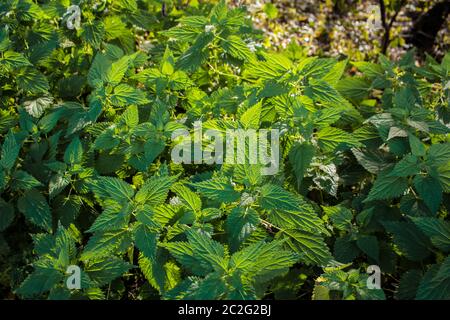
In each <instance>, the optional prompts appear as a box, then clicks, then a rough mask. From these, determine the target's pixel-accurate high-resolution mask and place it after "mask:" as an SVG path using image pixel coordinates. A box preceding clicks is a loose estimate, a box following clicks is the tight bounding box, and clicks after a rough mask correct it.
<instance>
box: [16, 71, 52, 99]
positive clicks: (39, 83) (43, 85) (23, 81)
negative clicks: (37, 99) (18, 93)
mask: <svg viewBox="0 0 450 320" xmlns="http://www.w3.org/2000/svg"><path fill="white" fill-rule="evenodd" d="M16 81H17V85H18V86H19V89H21V90H24V91H26V92H31V93H33V94H39V93H46V92H47V91H48V90H49V89H50V85H49V83H48V80H47V78H46V77H45V76H44V75H43V74H42V73H41V72H39V71H38V70H36V69H33V68H27V69H25V70H24V71H21V72H20V73H19V74H18V75H17V78H16Z"/></svg>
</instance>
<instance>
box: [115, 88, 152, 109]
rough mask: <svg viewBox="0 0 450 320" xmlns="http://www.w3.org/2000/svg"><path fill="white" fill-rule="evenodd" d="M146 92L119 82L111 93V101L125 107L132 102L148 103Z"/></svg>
mask: <svg viewBox="0 0 450 320" xmlns="http://www.w3.org/2000/svg"><path fill="white" fill-rule="evenodd" d="M148 101H149V100H148V99H147V98H146V96H145V93H144V92H143V91H141V90H139V89H134V88H133V87H130V86H129V85H127V84H119V85H118V86H117V87H115V88H114V93H113V94H112V95H111V103H112V104H113V105H115V106H119V107H125V106H127V105H130V104H136V105H142V104H146V103H148Z"/></svg>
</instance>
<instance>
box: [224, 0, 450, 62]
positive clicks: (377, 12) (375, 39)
mask: <svg viewBox="0 0 450 320" xmlns="http://www.w3.org/2000/svg"><path fill="white" fill-rule="evenodd" d="M231 2H232V3H233V4H234V5H235V6H238V5H246V6H247V7H248V10H249V12H250V15H251V17H252V18H253V21H254V23H255V25H256V27H258V28H259V29H261V30H262V31H263V32H264V35H265V40H264V44H263V45H264V46H266V47H269V48H273V49H276V48H279V47H281V48H286V47H292V48H294V47H297V46H300V48H301V50H303V51H304V53H305V54H308V55H324V56H341V55H345V56H348V57H351V59H353V60H367V59H369V60H372V59H375V58H376V57H377V56H378V54H379V53H385V54H386V55H388V56H389V57H390V58H392V59H397V58H398V57H399V56H401V55H402V54H403V53H404V52H405V51H407V50H409V49H411V48H413V47H416V48H417V52H418V57H419V58H420V57H423V56H424V55H425V54H430V55H431V56H433V57H435V58H437V59H438V60H439V59H440V58H442V56H443V55H444V54H445V52H446V51H448V49H449V46H450V32H449V30H450V15H449V12H450V0H295V1H294V0H272V1H270V0H256V1H255V0H241V1H238V0H236V1H231ZM387 35H389V36H387Z"/></svg>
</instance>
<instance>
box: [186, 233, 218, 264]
mask: <svg viewBox="0 0 450 320" xmlns="http://www.w3.org/2000/svg"><path fill="white" fill-rule="evenodd" d="M187 238H188V240H189V243H190V245H191V248H192V253H193V256H194V257H195V258H196V259H198V261H199V262H200V264H201V266H202V267H204V268H212V269H214V270H216V271H221V270H226V259H225V249H224V247H223V246H222V245H221V244H220V243H219V242H217V241H214V240H212V239H211V238H209V237H208V236H207V235H206V234H204V233H201V232H197V231H194V230H189V231H188V232H187Z"/></svg>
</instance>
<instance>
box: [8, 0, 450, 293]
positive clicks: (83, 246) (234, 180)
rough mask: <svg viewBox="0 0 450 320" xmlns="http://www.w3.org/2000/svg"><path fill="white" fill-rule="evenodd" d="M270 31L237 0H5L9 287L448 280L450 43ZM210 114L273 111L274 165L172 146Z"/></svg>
mask: <svg viewBox="0 0 450 320" xmlns="http://www.w3.org/2000/svg"><path fill="white" fill-rule="evenodd" d="M260 40H262V36H261V34H260V32H258V31H257V30H254V29H253V28H252V25H251V21H250V19H249V17H248V16H247V13H246V11H245V8H235V9H229V8H228V6H227V4H226V3H225V2H224V1H220V2H218V3H216V4H211V3H202V4H199V3H196V2H192V3H190V4H186V3H185V2H179V3H178V2H176V1H172V2H164V3H163V4H162V3H160V2H159V1H153V0H115V1H112V0H103V1H100V0H97V1H73V2H70V1H68V0H58V1H38V2H33V1H29V0H7V1H3V2H2V4H0V70H1V73H0V93H1V95H0V103H1V110H0V112H1V118H0V137H1V153H0V191H1V198H0V231H1V233H0V238H1V241H2V246H1V247H0V255H1V256H2V265H3V266H4V267H5V270H6V271H5V272H2V273H3V274H2V280H1V285H2V291H12V292H14V294H15V295H16V296H17V297H19V298H48V299H70V298H73V299H86V298H87V299H120V298H127V299H155V298H161V299H262V298H275V299H302V298H303V299H304V298H307V299H310V298H313V299H384V298H386V297H388V298H392V297H395V298H398V299H414V298H416V299H449V298H450V291H449V288H450V256H449V255H448V254H449V251H450V222H449V217H448V204H449V201H448V192H449V185H450V166H449V165H450V162H449V161H450V145H449V141H448V132H449V127H448V123H449V112H448V111H449V108H450V86H449V83H450V55H447V56H446V57H445V58H444V59H443V61H442V62H441V63H438V62H436V61H434V60H433V59H432V58H431V57H428V58H427V61H426V63H425V64H424V65H423V66H420V67H419V66H417V65H416V64H415V59H414V52H410V53H408V54H407V55H406V56H405V57H403V58H402V59H401V60H400V61H398V62H391V61H389V60H388V59H387V58H386V57H384V56H380V57H379V63H371V62H354V61H350V60H349V59H342V60H337V59H332V58H319V57H306V56H304V55H303V53H302V52H303V51H302V50H301V48H299V47H296V46H293V45H291V46H289V47H288V48H287V49H286V50H282V51H280V52H267V51H266V50H264V49H263V48H262V47H261V46H260V45H259V43H260ZM196 121H202V123H203V127H204V128H206V129H214V130H218V131H221V132H225V131H226V130H227V129H254V130H259V129H266V130H270V129H278V130H279V132H280V139H279V150H280V159H279V160H280V162H279V166H280V168H279V170H278V171H277V173H276V174H274V175H262V174H261V165H258V164H229V163H225V164H212V165H208V164H205V163H197V164H195V163H194V164H179V163H178V164H177V163H174V162H173V161H172V159H171V150H172V148H173V147H174V144H175V141H172V139H171V137H172V133H173V132H174V131H175V130H177V129H185V130H188V131H189V130H190V131H191V132H192V130H191V128H192V124H193V123H194V122H196ZM247 156H249V155H247ZM369 265H378V266H379V268H380V269H381V272H382V283H381V288H378V289H377V288H370V287H369V286H368V285H367V280H368V274H367V273H366V269H367V267H368V266H369ZM71 266H78V267H79V268H80V270H81V272H80V278H81V279H80V287H79V288H77V289H72V288H69V287H68V286H67V279H68V277H69V274H67V270H68V269H70V267H71ZM10 288H11V289H10ZM383 289H385V290H383Z"/></svg>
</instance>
